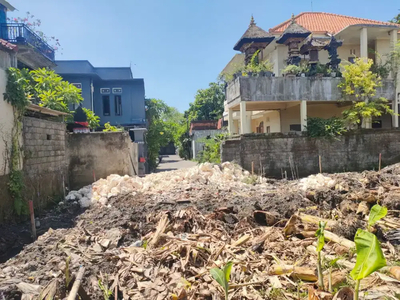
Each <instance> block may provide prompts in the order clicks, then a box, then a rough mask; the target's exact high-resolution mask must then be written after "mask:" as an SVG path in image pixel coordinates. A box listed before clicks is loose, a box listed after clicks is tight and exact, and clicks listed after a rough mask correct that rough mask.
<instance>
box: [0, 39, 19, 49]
mask: <svg viewBox="0 0 400 300" xmlns="http://www.w3.org/2000/svg"><path fill="white" fill-rule="evenodd" d="M0 45H1V46H3V47H4V48H6V49H8V50H14V51H17V50H18V47H17V45H14V44H11V43H9V42H7V41H5V40H2V39H0Z"/></svg>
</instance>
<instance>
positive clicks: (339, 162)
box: [221, 129, 400, 178]
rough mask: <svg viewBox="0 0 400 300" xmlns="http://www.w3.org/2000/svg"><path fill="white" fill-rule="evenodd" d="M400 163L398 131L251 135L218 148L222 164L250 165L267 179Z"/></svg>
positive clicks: (368, 168)
mask: <svg viewBox="0 0 400 300" xmlns="http://www.w3.org/2000/svg"><path fill="white" fill-rule="evenodd" d="M379 153H382V165H383V166H384V165H389V164H393V163H398V162H400V130H377V129H374V130H363V131H356V132H352V133H348V134H346V135H344V136H341V137H340V138H337V139H327V138H309V137H304V136H297V135H283V134H269V135H265V134H253V135H245V136H241V137H238V138H236V139H230V140H227V141H225V142H224V143H223V145H222V147H221V159H222V161H236V162H237V163H239V164H240V165H241V166H242V167H244V168H245V169H247V170H251V165H252V162H253V163H254V167H255V171H256V172H257V173H260V172H261V171H263V172H264V174H265V176H267V177H275V178H281V177H282V174H283V173H284V172H285V171H286V174H287V176H288V177H289V178H292V177H293V174H294V173H296V174H297V176H300V177H303V176H308V175H310V174H315V173H318V172H319V162H318V157H319V155H321V159H322V171H323V172H326V173H335V172H344V171H363V170H371V169H377V168H378V160H379Z"/></svg>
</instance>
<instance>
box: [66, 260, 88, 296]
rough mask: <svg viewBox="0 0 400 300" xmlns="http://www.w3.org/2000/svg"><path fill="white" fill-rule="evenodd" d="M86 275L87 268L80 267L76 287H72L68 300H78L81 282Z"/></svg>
mask: <svg viewBox="0 0 400 300" xmlns="http://www.w3.org/2000/svg"><path fill="white" fill-rule="evenodd" d="M84 273H85V268H84V267H80V268H79V271H78V275H76V279H75V282H74V285H73V286H72V289H71V292H70V293H69V295H68V299H67V300H75V299H76V296H77V294H78V291H79V287H80V286H81V281H82V277H83V274H84Z"/></svg>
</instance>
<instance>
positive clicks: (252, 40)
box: [233, 15, 275, 64]
mask: <svg viewBox="0 0 400 300" xmlns="http://www.w3.org/2000/svg"><path fill="white" fill-rule="evenodd" d="M274 39H275V37H274V36H273V35H272V34H271V33H269V32H267V31H265V30H263V29H261V28H260V27H258V26H257V25H256V22H255V21H254V17H253V15H252V16H251V19H250V25H249V27H248V28H247V30H246V32H245V33H244V34H243V35H242V37H241V38H240V39H239V41H238V42H237V43H236V45H235V46H234V47H233V49H234V50H236V51H240V52H242V53H244V54H245V63H246V64H248V63H249V62H250V60H251V58H252V56H253V55H254V53H256V52H257V50H262V49H264V48H265V47H266V46H267V45H268V44H269V43H271V42H272V41H273V40H274Z"/></svg>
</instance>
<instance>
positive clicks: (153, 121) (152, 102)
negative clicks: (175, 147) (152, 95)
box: [146, 99, 181, 171]
mask: <svg viewBox="0 0 400 300" xmlns="http://www.w3.org/2000/svg"><path fill="white" fill-rule="evenodd" d="M180 118H181V115H180V114H179V112H178V111H177V110H176V109H175V108H171V107H169V106H168V105H167V104H166V103H165V102H164V101H162V100H157V99H146V119H147V121H148V122H149V126H148V130H147V133H146V143H147V162H148V164H149V169H150V171H154V170H155V169H156V167H157V162H158V155H159V152H160V148H161V147H164V146H166V145H167V144H168V143H169V142H171V141H175V138H176V139H177V138H178V132H179V130H178V127H179V124H178V123H177V121H178V122H180Z"/></svg>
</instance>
